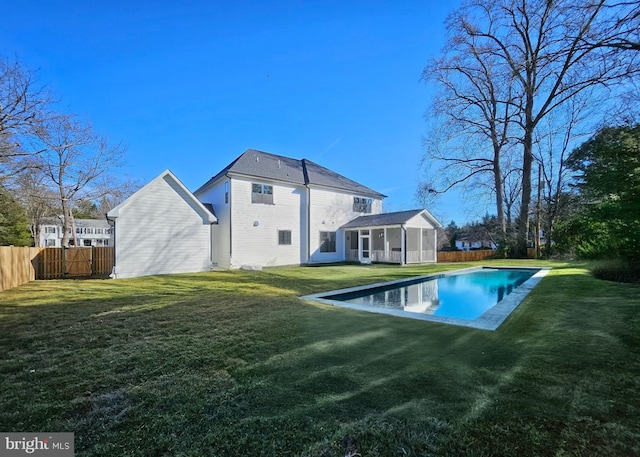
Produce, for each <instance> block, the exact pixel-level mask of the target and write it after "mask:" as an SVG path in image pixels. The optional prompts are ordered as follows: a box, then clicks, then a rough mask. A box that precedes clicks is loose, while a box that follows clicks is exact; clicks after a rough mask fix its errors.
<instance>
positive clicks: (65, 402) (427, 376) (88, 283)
mask: <svg viewBox="0 0 640 457" xmlns="http://www.w3.org/2000/svg"><path fill="white" fill-rule="evenodd" d="M484 263H485V264H486V263H487V262H484ZM503 263H509V264H514V263H517V264H525V265H533V264H534V262H531V261H520V262H514V261H509V262H503ZM537 264H538V265H545V266H552V267H553V270H552V271H551V273H550V274H549V275H548V276H547V277H546V278H545V279H543V281H542V282H541V283H540V284H539V285H538V286H537V287H536V288H535V289H534V291H533V292H532V293H531V294H530V295H529V296H528V297H527V299H526V300H525V301H524V302H523V303H522V305H520V307H519V308H518V309H517V310H516V311H515V312H514V313H513V314H512V315H511V317H510V318H509V319H508V320H507V321H506V322H505V323H504V324H503V325H502V327H500V328H499V329H498V330H497V331H495V332H490V331H482V330H474V329H469V328H462V327H454V326H449V325H444V324H437V323H431V322H424V321H417V320H411V319H402V318H395V317H390V316H384V315H378V314H373V313H362V312H356V311H351V310H347V309H343V308H335V307H330V306H324V305H318V304H312V303H305V302H302V301H300V300H299V299H298V298H297V297H298V296H300V295H305V294H310V293H315V292H321V291H325V290H332V289H337V288H342V287H348V286H353V285H357V284H364V283H371V282H378V281H383V280H391V279H397V278H401V277H409V276H415V275H421V274H425V273H429V272H434V271H440V270H443V269H457V268H463V267H468V266H470V265H472V264H446V265H444V264H443V265H434V266H420V267H398V266H369V267H364V266H327V267H306V268H304V267H303V268H275V269H268V270H265V271H262V272H243V271H225V272H211V273H200V274H186V275H173V276H155V277H147V278H137V279H130V280H128V279H124V280H104V281H100V280H82V281H36V282H32V283H30V284H27V285H24V286H22V287H19V288H17V289H13V290H10V291H5V292H2V293H0V349H1V354H2V355H1V359H0V376H1V384H0V430H2V431H16V432H19V431H36V432H44V431H48V432H63V431H73V432H75V444H76V455H77V456H162V455H176V456H313V457H318V456H340V457H344V456H346V455H352V456H353V455H360V456H362V457H366V456H404V455H410V456H427V455H434V456H452V457H453V456H456V457H457V456H474V457H475V456H489V455H495V456H519V457H520V456H598V455H600V456H612V455H624V456H626V455H640V421H639V420H638V418H639V417H640V287H639V286H638V285H631V284H618V283H612V282H606V281H600V280H596V279H594V278H592V277H591V276H590V274H589V273H588V271H587V270H586V265H584V264H578V263H558V262H555V263H554V262H537Z"/></svg>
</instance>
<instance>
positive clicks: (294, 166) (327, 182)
mask: <svg viewBox="0 0 640 457" xmlns="http://www.w3.org/2000/svg"><path fill="white" fill-rule="evenodd" d="M225 175H240V176H246V177H250V178H258V179H260V178H262V179H267V180H273V181H280V182H286V183H291V184H297V185H310V186H318V187H328V188H332V189H335V190H341V191H348V192H352V193H356V194H359V195H363V196H370V197H375V198H384V197H385V195H383V194H381V193H379V192H376V191H375V190H373V189H370V188H368V187H366V186H364V185H362V184H359V183H357V182H355V181H353V180H351V179H349V178H347V177H345V176H342V175H341V174H338V173H336V172H335V171H332V170H329V169H328V168H325V167H323V166H321V165H318V164H316V163H314V162H312V161H310V160H308V159H302V160H298V159H292V158H290V157H285V156H280V155H276V154H271V153H269V152H264V151H258V150H256V149H247V150H246V151H245V152H244V153H242V155H240V156H239V157H238V158H237V159H235V160H234V161H233V162H231V163H230V164H229V165H227V166H226V167H225V168H224V169H223V170H222V171H220V172H219V173H218V174H216V175H215V176H214V177H212V178H211V179H210V180H209V181H207V182H206V183H205V184H204V185H202V186H201V187H200V188H199V189H198V190H196V191H195V193H198V192H199V191H200V190H201V189H203V188H205V187H207V186H208V185H209V184H212V183H214V182H215V181H217V180H218V179H220V178H221V177H223V176H225Z"/></svg>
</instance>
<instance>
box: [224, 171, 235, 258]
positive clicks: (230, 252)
mask: <svg viewBox="0 0 640 457" xmlns="http://www.w3.org/2000/svg"><path fill="white" fill-rule="evenodd" d="M224 176H225V177H226V178H227V179H228V180H229V268H231V265H232V260H231V258H232V255H233V230H232V228H233V217H232V212H231V210H232V209H233V205H232V204H231V177H230V176H229V173H226V174H225V175H224Z"/></svg>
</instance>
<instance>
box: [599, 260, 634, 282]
mask: <svg viewBox="0 0 640 457" xmlns="http://www.w3.org/2000/svg"><path fill="white" fill-rule="evenodd" d="M639 270H640V268H639V267H638V265H637V264H633V263H631V262H629V261H628V260H625V259H608V260H599V261H597V262H596V263H595V264H594V265H593V268H592V269H591V273H592V274H593V276H594V277H595V278H598V279H604V280H606V281H616V282H636V281H638V276H639V273H640V271H639Z"/></svg>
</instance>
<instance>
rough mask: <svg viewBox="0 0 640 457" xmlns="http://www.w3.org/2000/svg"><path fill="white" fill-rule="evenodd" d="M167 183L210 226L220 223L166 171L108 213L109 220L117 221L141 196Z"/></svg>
mask: <svg viewBox="0 0 640 457" xmlns="http://www.w3.org/2000/svg"><path fill="white" fill-rule="evenodd" d="M163 181H165V182H166V183H167V185H170V186H171V187H172V188H173V189H174V190H175V191H176V193H178V194H179V195H180V196H181V197H182V198H183V199H185V201H186V202H187V203H188V204H189V205H190V206H191V207H192V208H194V210H195V211H197V212H198V214H200V215H201V216H202V218H203V220H204V221H205V222H208V223H209V224H214V223H216V222H218V219H217V218H216V216H215V215H214V214H213V212H212V211H210V210H209V209H208V208H207V207H206V206H205V205H204V204H203V203H202V202H201V201H200V200H198V199H197V198H196V197H195V195H193V194H192V193H191V192H190V191H189V189H187V188H186V187H185V186H184V184H182V182H180V180H179V179H178V178H177V177H176V176H175V175H174V174H173V173H172V172H171V171H170V170H165V171H163V172H162V173H160V175H158V176H157V177H156V178H154V179H153V180H151V181H149V182H148V183H147V184H146V185H144V186H143V187H141V188H140V189H138V190H137V191H136V192H134V193H133V194H132V195H130V196H129V198H127V199H126V200H125V201H123V202H122V203H120V204H119V205H118V206H116V207H115V208H113V209H111V210H110V211H109V212H108V213H107V217H108V218H109V219H116V218H118V217H119V216H120V212H121V211H122V210H123V209H124V208H126V207H127V206H129V205H131V204H132V203H134V202H135V201H136V200H137V199H138V198H140V196H141V195H144V194H145V193H147V192H153V191H154V189H155V188H156V186H158V185H161V183H162V182H163Z"/></svg>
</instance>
